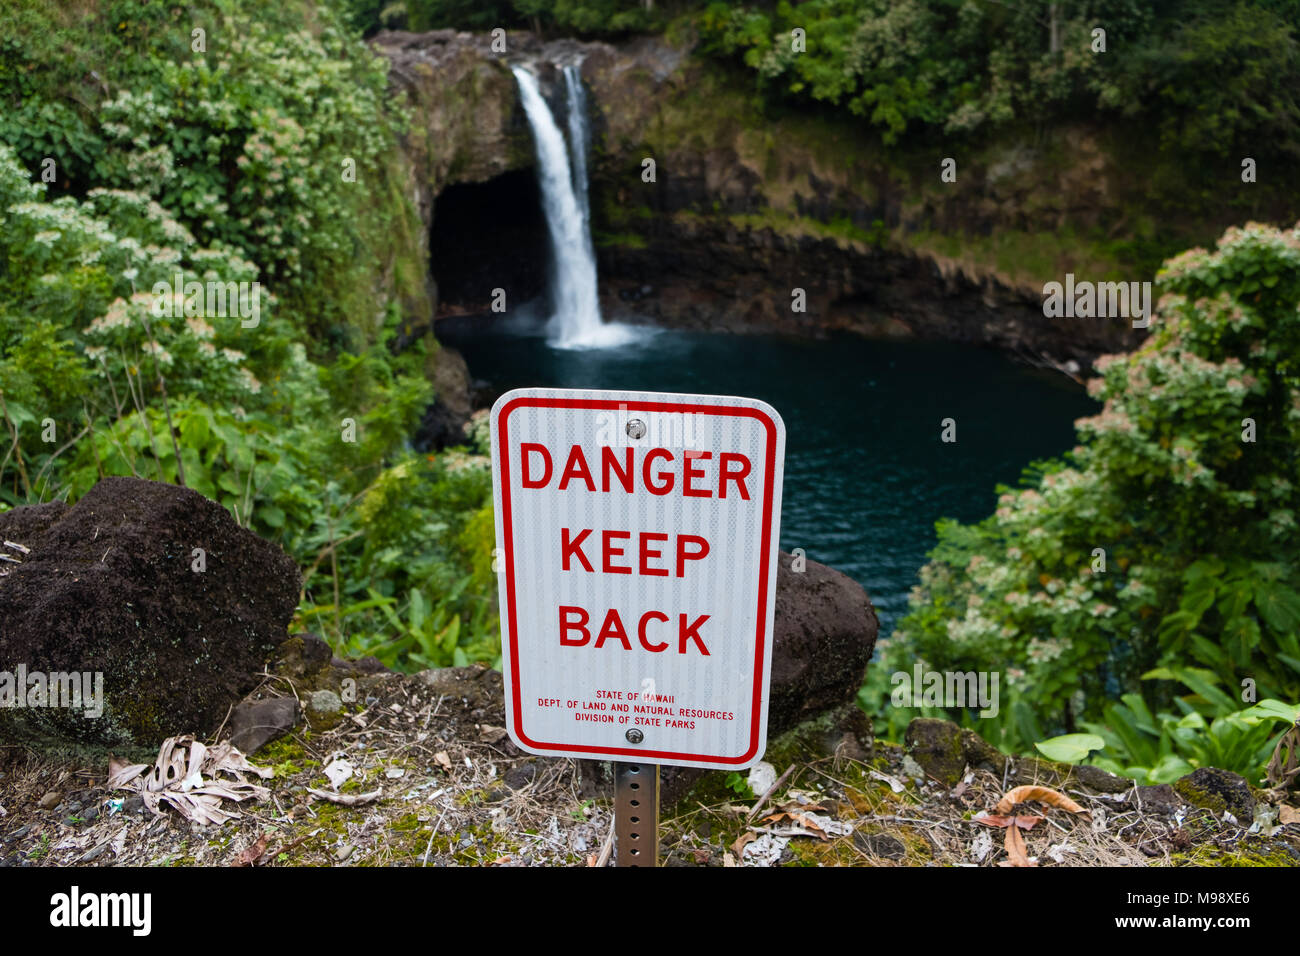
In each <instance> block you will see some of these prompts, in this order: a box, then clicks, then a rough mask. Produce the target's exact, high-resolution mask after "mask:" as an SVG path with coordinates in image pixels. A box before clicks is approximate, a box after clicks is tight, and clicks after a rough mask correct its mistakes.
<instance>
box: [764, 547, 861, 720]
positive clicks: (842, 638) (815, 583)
mask: <svg viewBox="0 0 1300 956" xmlns="http://www.w3.org/2000/svg"><path fill="white" fill-rule="evenodd" d="M794 561H795V559H794V558H793V557H792V556H791V555H788V554H786V553H785V552H784V551H783V552H781V554H780V556H779V557H778V559H777V565H778V570H777V575H776V615H775V622H774V624H773V630H774V632H775V634H774V641H773V644H772V686H771V699H770V702H769V704H768V730H767V734H768V737H769V738H771V737H775V736H777V735H778V734H781V733H783V732H785V731H787V730H790V729H791V728H793V727H794V726H795V725H797V724H799V723H802V722H803V721H805V720H807V719H809V718H810V717H815V716H817V715H818V714H820V713H821V712H823V711H826V710H830V709H831V708H833V707H836V706H838V705H840V704H843V703H845V702H847V701H851V700H853V699H854V698H855V697H856V696H857V693H858V688H860V687H861V686H862V679H863V676H864V674H865V672H866V668H867V661H869V660H871V652H872V651H873V650H874V649H875V646H876V633H877V631H878V630H879V627H880V624H879V622H878V621H877V619H876V612H875V609H874V608H872V606H871V601H870V599H868V597H867V592H866V591H864V590H863V589H862V585H860V584H858V583H857V582H856V581H854V580H853V579H852V578H850V577H849V576H848V575H846V574H843V573H841V572H839V571H836V570H834V569H833V568H828V567H827V566H826V565H824V564H818V563H817V562H816V561H804V562H803V565H804V570H802V571H795V570H794Z"/></svg>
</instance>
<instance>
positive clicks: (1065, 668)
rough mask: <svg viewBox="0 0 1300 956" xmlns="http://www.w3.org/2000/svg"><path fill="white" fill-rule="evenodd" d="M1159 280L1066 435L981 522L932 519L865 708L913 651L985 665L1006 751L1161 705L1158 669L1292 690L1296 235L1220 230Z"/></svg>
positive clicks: (1288, 695)
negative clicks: (1131, 342)
mask: <svg viewBox="0 0 1300 956" xmlns="http://www.w3.org/2000/svg"><path fill="white" fill-rule="evenodd" d="M1158 282H1159V285H1160V286H1161V288H1162V290H1163V292H1164V294H1163V295H1162V297H1161V299H1160V302H1159V310H1158V312H1157V314H1156V315H1154V316H1153V318H1152V334H1151V336H1150V338H1149V339H1148V340H1147V342H1146V343H1145V344H1144V345H1143V346H1142V347H1141V348H1140V349H1139V350H1137V351H1136V352H1133V353H1131V354H1128V355H1120V356H1107V357H1105V358H1103V359H1102V360H1100V361H1099V362H1098V363H1097V368H1098V370H1099V371H1100V372H1101V377H1100V378H1098V379H1095V380H1094V381H1093V382H1091V383H1090V386H1089V388H1090V391H1091V393H1092V394H1094V395H1095V396H1097V397H1098V398H1100V399H1101V400H1102V402H1103V403H1104V404H1103V407H1102V411H1101V412H1100V414H1098V415H1095V416H1093V417H1090V418H1084V419H1080V420H1079V421H1078V422H1077V423H1076V427H1077V429H1078V433H1079V436H1080V442H1081V444H1080V445H1079V446H1077V447H1076V448H1075V449H1074V450H1073V451H1072V452H1071V453H1070V454H1068V455H1067V456H1066V458H1065V460H1057V461H1050V462H1040V463H1038V464H1036V465H1035V466H1033V467H1032V468H1031V469H1029V470H1028V471H1027V472H1026V476H1025V480H1024V482H1023V485H1022V487H1021V488H1019V489H1010V488H1005V487H1003V488H1000V489H999V491H1000V493H1001V497H1000V498H999V507H998V509H997V511H996V513H995V514H993V515H992V516H990V517H989V518H987V519H985V520H984V521H982V522H980V523H978V524H976V525H973V526H964V525H960V524H958V523H955V522H951V521H945V522H940V524H939V526H938V530H939V543H938V545H937V546H936V548H935V549H934V550H933V552H932V553H931V561H930V563H929V564H928V565H926V566H925V567H924V568H923V569H922V571H921V583H920V585H919V586H918V587H916V588H915V589H914V590H913V594H912V598H911V602H910V612H909V614H908V615H907V617H906V618H905V619H904V620H903V621H902V622H901V623H900V625H899V627H898V629H897V631H896V632H895V633H894V635H893V636H892V637H891V638H890V639H889V640H888V641H886V642H884V650H883V655H884V666H883V667H879V668H875V669H874V672H875V675H876V676H874V677H873V678H872V680H874V681H875V683H874V684H872V683H869V684H868V691H867V692H866V694H865V696H866V698H867V699H868V700H879V699H881V698H882V697H883V696H884V691H883V688H882V687H881V686H880V682H881V681H883V680H884V679H885V677H884V675H886V674H888V673H889V672H890V671H892V670H895V669H900V668H901V669H906V668H910V667H911V666H912V664H913V662H914V660H915V658H916V657H918V656H919V657H920V658H921V659H922V660H923V662H924V666H926V667H927V668H930V669H936V670H955V671H967V670H996V671H1000V672H1002V673H1003V674H1004V684H1003V687H1004V689H1005V690H1006V691H1007V692H1008V693H1009V694H1010V696H1012V697H1013V698H1014V703H1013V706H1012V707H1010V708H1004V710H1005V712H1006V717H1005V718H1004V719H1003V721H1002V722H1001V725H1000V726H999V727H998V728H997V730H998V732H999V734H1001V736H1002V743H1003V744H1004V745H1006V746H1010V747H1019V748H1025V747H1028V746H1029V745H1031V744H1032V743H1033V742H1034V740H1038V739H1042V737H1043V736H1046V735H1047V734H1050V733H1052V732H1061V731H1072V730H1074V729H1076V728H1077V727H1079V726H1082V725H1083V724H1084V722H1090V723H1093V724H1096V723H1098V722H1100V721H1103V720H1104V716H1105V714H1104V705H1105V702H1106V701H1107V700H1115V699H1117V698H1120V697H1121V695H1124V694H1132V695H1138V696H1139V697H1140V698H1141V699H1142V700H1143V701H1144V702H1145V703H1146V705H1147V709H1148V710H1149V711H1151V712H1153V713H1154V712H1158V711H1161V710H1163V709H1165V707H1166V706H1167V705H1168V704H1169V703H1170V702H1171V701H1172V696H1171V691H1170V690H1169V689H1168V687H1167V685H1166V686H1164V687H1161V686H1159V685H1153V684H1152V683H1151V682H1144V681H1143V680H1142V675H1144V674H1147V673H1148V672H1150V671H1152V670H1153V669H1154V668H1157V667H1166V668H1173V667H1178V666H1185V665H1186V664H1187V663H1189V662H1190V663H1194V664H1196V665H1199V666H1201V667H1203V668H1204V669H1206V670H1208V671H1210V672H1212V673H1213V674H1214V676H1215V678H1216V679H1217V680H1218V681H1220V682H1221V683H1222V685H1223V686H1225V687H1236V686H1241V685H1242V682H1243V681H1244V680H1246V679H1248V678H1249V679H1250V680H1253V681H1255V682H1256V686H1257V689H1258V694H1259V695H1260V696H1261V697H1269V698H1280V699H1285V700H1295V699H1298V698H1300V643H1298V642H1300V637H1298V636H1297V635H1300V544H1298V541H1300V539H1297V536H1296V534H1295V520H1296V519H1295V516H1296V513H1297V509H1298V508H1300V473H1298V472H1300V458H1298V456H1300V451H1298V450H1297V449H1300V367H1298V363H1300V312H1298V310H1297V307H1296V306H1297V303H1300V233H1298V232H1297V231H1296V230H1290V231H1285V232H1283V231H1278V230H1276V229H1273V228H1270V227H1266V226H1260V225H1255V224H1251V225H1248V226H1246V227H1245V228H1242V229H1237V228H1233V229H1230V230H1228V232H1227V233H1225V235H1224V236H1223V238H1222V239H1221V240H1220V241H1219V244H1218V248H1217V249H1216V250H1215V251H1214V252H1206V251H1205V250H1201V249H1194V250H1191V251H1189V252H1187V253H1184V254H1183V255H1180V256H1178V257H1176V258H1175V259H1172V260H1170V261H1169V262H1168V263H1167V264H1166V267H1165V269H1164V270H1163V271H1162V272H1161V273H1160V275H1159V276H1158ZM1252 430H1253V432H1254V438H1255V440H1254V441H1250V440H1243V439H1246V438H1249V437H1251V431H1252ZM1103 561H1104V569H1103V565H1102V562H1103ZM1026 712H1028V715H1027V716H1028V717H1029V718H1031V719H1023V718H1024V717H1025V716H1026ZM895 719H901V717H898V718H895ZM1044 731H1046V733H1044Z"/></svg>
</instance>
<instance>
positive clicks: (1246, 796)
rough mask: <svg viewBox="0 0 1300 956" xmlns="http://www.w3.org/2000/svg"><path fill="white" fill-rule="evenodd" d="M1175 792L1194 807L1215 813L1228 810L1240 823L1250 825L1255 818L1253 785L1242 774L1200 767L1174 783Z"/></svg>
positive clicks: (1219, 813) (1216, 814) (1220, 813)
mask: <svg viewBox="0 0 1300 956" xmlns="http://www.w3.org/2000/svg"><path fill="white" fill-rule="evenodd" d="M1174 791H1175V792H1176V793H1177V794H1178V795H1179V796H1180V797H1182V798H1183V799H1184V800H1186V801H1187V802H1188V803H1190V804H1191V805H1192V806H1194V807H1200V808H1201V809H1203V810H1209V811H1211V812H1213V813H1214V815H1215V816H1222V815H1223V813H1224V812H1225V811H1226V812H1228V813H1231V814H1232V815H1233V816H1234V817H1236V818H1237V821H1238V822H1239V823H1242V824H1244V825H1245V826H1249V825H1250V822H1251V821H1252V820H1254V819H1255V797H1254V795H1253V794H1252V793H1251V792H1250V784H1249V783H1247V782H1246V778H1245V777H1243V776H1241V775H1240V774H1235V773H1233V772H1231V771H1230V770H1219V769H1217V768H1216V767H1199V768H1197V769H1196V770H1193V771H1192V772H1191V773H1189V774H1188V775H1187V776H1185V777H1181V778H1179V780H1178V781H1177V782H1175V783H1174Z"/></svg>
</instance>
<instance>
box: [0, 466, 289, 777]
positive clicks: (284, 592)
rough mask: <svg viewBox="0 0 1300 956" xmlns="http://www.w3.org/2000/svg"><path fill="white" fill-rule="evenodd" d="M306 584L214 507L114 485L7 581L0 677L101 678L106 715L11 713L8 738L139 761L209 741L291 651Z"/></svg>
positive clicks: (178, 495) (53, 533) (71, 512)
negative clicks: (178, 743)
mask: <svg viewBox="0 0 1300 956" xmlns="http://www.w3.org/2000/svg"><path fill="white" fill-rule="evenodd" d="M11 520H12V519H11ZM195 548H202V549H203V550H204V552H205V554H206V570H204V571H202V572H196V571H193V570H191V562H192V561H193V556H192V552H193V549H195ZM299 586H300V576H299V572H298V569H297V566H296V565H295V564H294V562H293V560H292V559H290V558H289V557H288V555H286V554H284V552H282V551H281V550H280V549H279V548H277V547H276V546H275V545H273V544H271V543H269V542H267V541H263V540H262V539H261V538H259V537H257V536H256V535H254V534H252V533H251V532H249V531H246V530H244V529H243V528H241V527H239V525H237V524H236V523H235V521H234V520H233V519H232V518H231V517H230V515H229V514H228V513H227V512H226V511H225V509H223V508H222V507H221V506H220V505H218V504H217V503H216V502H213V501H209V500H208V499H207V498H204V497H203V496H202V495H200V494H198V493H197V492H194V491H192V490H189V489H185V488H179V487H176V486H174V485H168V484H162V483H159V482H152V481H144V480H142V479H138V478H105V479H104V480H102V481H100V482H99V483H98V484H97V485H95V487H94V488H92V489H91V490H90V491H89V492H88V493H87V494H86V495H85V497H83V498H82V499H81V500H80V501H79V502H77V504H76V505H75V506H73V507H72V508H70V509H68V510H67V511H66V512H65V513H64V514H63V515H62V516H61V517H60V518H59V519H58V520H57V521H55V522H53V523H52V524H50V525H49V527H48V528H47V530H46V531H45V533H44V534H43V535H41V537H40V538H39V539H38V540H37V542H36V545H35V546H33V547H32V552H31V554H29V555H27V556H26V557H25V559H24V561H23V563H22V564H21V565H18V566H17V567H16V568H15V570H14V571H12V572H11V573H10V574H9V575H8V576H7V577H5V578H4V579H3V583H2V584H0V621H3V622H4V627H3V633H0V670H8V671H12V670H14V668H15V667H16V665H17V664H19V663H22V664H25V666H26V668H27V670H28V672H29V673H30V672H32V671H38V670H39V671H44V672H46V673H49V672H53V671H60V672H67V673H74V672H91V673H99V674H102V675H103V690H104V693H103V714H102V716H101V718H100V719H97V720H87V719H86V717H85V713H84V710H82V709H73V708H68V707H58V708H55V707H42V708H32V709H25V708H22V709H20V708H6V709H4V710H3V711H0V734H3V735H4V736H5V737H8V738H9V739H17V740H20V741H25V742H27V743H29V744H31V745H34V746H36V747H38V748H40V749H44V750H53V749H81V750H91V751H95V752H99V753H102V752H103V751H104V750H106V749H108V748H114V747H115V748H117V749H118V751H119V752H120V753H123V752H125V753H130V754H132V755H133V756H137V755H138V756H145V755H148V756H154V755H156V753H157V750H156V748H157V745H158V743H159V742H161V741H162V740H163V739H164V738H166V737H169V736H173V735H175V734H180V733H194V734H196V735H199V736H200V737H205V736H209V735H211V734H212V733H214V732H215V731H216V730H217V728H218V727H219V726H220V724H221V722H222V721H223V720H224V719H225V716H226V714H227V713H228V712H229V710H230V707H231V706H232V705H233V704H234V703H235V702H237V701H238V700H239V699H240V698H241V697H243V696H244V694H246V693H248V692H249V691H250V690H252V688H253V686H254V685H255V684H256V682H257V680H258V678H257V674H259V673H260V672H261V671H262V670H263V669H264V668H265V667H266V665H267V663H268V662H269V661H270V660H271V658H272V655H273V653H274V651H275V648H276V646H277V645H279V644H280V643H282V642H283V641H284V640H285V637H286V632H285V627H286V625H287V624H288V622H289V620H290V618H291V617H292V615H293V613H294V610H295V609H296V607H297V604H298V590H299Z"/></svg>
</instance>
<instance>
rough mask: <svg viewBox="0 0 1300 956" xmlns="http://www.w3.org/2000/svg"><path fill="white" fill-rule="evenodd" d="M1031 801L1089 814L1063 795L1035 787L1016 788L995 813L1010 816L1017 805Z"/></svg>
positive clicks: (1003, 800)
mask: <svg viewBox="0 0 1300 956" xmlns="http://www.w3.org/2000/svg"><path fill="white" fill-rule="evenodd" d="M1030 800H1037V801H1038V802H1039V803H1046V804H1047V805H1048V806H1052V807H1059V808H1060V809H1062V810H1068V811H1070V812H1071V813H1087V812H1088V811H1087V810H1085V809H1083V807H1081V806H1079V805H1078V804H1077V803H1075V802H1074V801H1073V800H1071V799H1070V798H1069V797H1067V796H1066V795H1065V794H1063V793H1060V792H1058V791H1056V790H1053V789H1051V788H1050V787H1033V786H1025V787H1016V788H1015V789H1014V790H1012V791H1010V792H1009V793H1007V795H1006V796H1004V797H1003V798H1002V799H1001V800H999V801H998V805H997V807H996V809H995V810H994V811H993V812H994V813H1001V814H1008V813H1010V812H1011V808H1012V807H1014V806H1015V805H1016V804H1017V803H1028V802H1029V801H1030Z"/></svg>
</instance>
